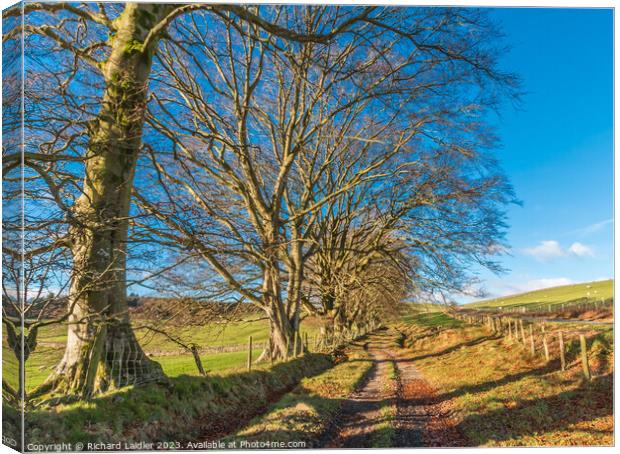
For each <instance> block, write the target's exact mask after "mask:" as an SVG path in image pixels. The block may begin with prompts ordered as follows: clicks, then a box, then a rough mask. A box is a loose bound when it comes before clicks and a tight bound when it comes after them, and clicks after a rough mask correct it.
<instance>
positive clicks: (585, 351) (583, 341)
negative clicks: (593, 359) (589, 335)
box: [579, 334, 592, 380]
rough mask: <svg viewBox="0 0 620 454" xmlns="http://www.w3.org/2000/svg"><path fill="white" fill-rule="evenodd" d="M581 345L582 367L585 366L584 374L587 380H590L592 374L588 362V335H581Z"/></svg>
mask: <svg viewBox="0 0 620 454" xmlns="http://www.w3.org/2000/svg"><path fill="white" fill-rule="evenodd" d="M579 345H580V347H581V367H582V368H583V375H584V377H586V380H590V379H591V378H592V375H591V374H590V365H589V364H588V344H587V343H586V336H585V335H583V334H580V335H579Z"/></svg>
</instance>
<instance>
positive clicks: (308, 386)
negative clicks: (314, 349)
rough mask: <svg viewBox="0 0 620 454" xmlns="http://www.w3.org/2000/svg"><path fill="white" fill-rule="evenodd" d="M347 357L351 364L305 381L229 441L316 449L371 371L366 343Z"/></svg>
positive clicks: (354, 347) (356, 346)
mask: <svg viewBox="0 0 620 454" xmlns="http://www.w3.org/2000/svg"><path fill="white" fill-rule="evenodd" d="M347 355H348V357H349V359H348V360H347V361H345V362H343V363H340V364H338V365H337V366H335V367H333V368H331V369H329V370H327V371H326V372H323V373H322V374H320V375H317V376H314V377H310V378H305V379H303V380H302V381H301V383H300V384H299V386H297V387H296V388H295V389H294V390H293V391H292V392H290V393H288V394H286V395H285V396H284V397H282V399H280V400H279V401H278V402H277V403H276V404H275V405H273V406H272V407H271V408H270V409H269V411H268V412H267V413H265V414H264V415H262V416H259V417H257V418H256V419H254V420H252V421H251V422H250V424H248V425H247V426H246V427H244V428H243V429H242V430H240V431H239V432H237V433H236V434H235V435H234V436H230V437H228V438H227V439H226V441H232V440H235V441H237V442H238V446H239V443H240V442H242V441H243V442H245V443H260V442H265V441H273V440H277V441H279V442H283V443H288V442H299V441H301V442H305V447H307V448H310V447H313V446H315V447H316V445H317V443H318V441H319V439H320V438H321V436H322V435H323V434H324V433H325V431H326V430H327V428H328V427H329V424H330V423H331V421H332V420H333V418H334V417H335V415H336V414H337V412H338V410H339V409H340V406H341V404H342V401H343V400H344V399H345V398H347V397H348V396H349V395H350V394H351V393H352V392H353V391H354V390H355V388H356V386H357V385H358V384H359V383H361V382H362V380H363V378H364V376H365V374H367V373H368V372H369V370H370V368H371V365H372V363H371V361H370V357H369V355H368V353H367V352H366V351H365V350H364V348H363V343H362V342H357V343H353V344H352V345H350V346H349V347H348V348H347Z"/></svg>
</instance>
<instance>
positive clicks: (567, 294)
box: [466, 279, 614, 308]
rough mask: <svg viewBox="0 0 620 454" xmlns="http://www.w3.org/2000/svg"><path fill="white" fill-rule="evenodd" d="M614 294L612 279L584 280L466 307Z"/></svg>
mask: <svg viewBox="0 0 620 454" xmlns="http://www.w3.org/2000/svg"><path fill="white" fill-rule="evenodd" d="M613 294H614V281H613V280H612V279H610V280H606V281H594V282H584V283H582V284H573V285H563V286H560V287H552V288H546V289H542V290H536V291H533V292H527V293H520V294H517V295H510V296H504V297H501V298H494V299H490V300H484V301H476V302H475V303H471V304H467V305H466V306H467V307H481V308H482V307H506V306H525V305H532V304H540V303H544V304H552V305H553V304H561V303H565V302H568V301H573V300H576V299H579V298H589V299H591V300H600V299H608V298H612V297H613Z"/></svg>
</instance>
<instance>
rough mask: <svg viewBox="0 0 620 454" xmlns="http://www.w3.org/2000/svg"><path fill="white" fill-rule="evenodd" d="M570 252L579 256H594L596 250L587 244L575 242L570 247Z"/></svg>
mask: <svg viewBox="0 0 620 454" xmlns="http://www.w3.org/2000/svg"><path fill="white" fill-rule="evenodd" d="M568 252H570V253H571V254H573V255H576V256H577V257H594V251H592V249H591V248H589V247H588V246H586V245H585V244H581V243H579V242H575V243H573V244H571V246H570V247H569V248H568Z"/></svg>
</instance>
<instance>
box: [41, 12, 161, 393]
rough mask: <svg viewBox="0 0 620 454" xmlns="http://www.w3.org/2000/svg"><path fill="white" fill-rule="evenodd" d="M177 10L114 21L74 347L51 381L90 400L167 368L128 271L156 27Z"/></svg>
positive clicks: (85, 214)
mask: <svg viewBox="0 0 620 454" xmlns="http://www.w3.org/2000/svg"><path fill="white" fill-rule="evenodd" d="M170 8H171V6H168V5H158V4H143V3H140V4H136V3H128V4H127V6H126V7H125V10H124V11H123V13H122V14H121V16H119V18H118V19H117V20H116V22H115V26H116V29H117V33H116V35H115V36H114V37H113V38H111V41H112V42H111V43H110V45H111V53H110V56H109V58H108V60H107V61H106V62H105V66H104V68H103V73H104V78H105V91H104V94H103V98H102V102H101V110H100V112H99V114H98V116H97V118H96V119H95V120H94V121H93V122H92V129H91V132H90V141H89V148H88V150H87V159H86V161H85V178H84V183H83V192H82V195H81V196H80V197H79V199H78V200H77V201H76V203H75V206H74V209H73V213H72V214H73V218H74V222H73V225H72V227H71V241H72V244H71V250H72V254H73V262H74V264H73V276H72V282H71V293H70V295H71V296H70V301H69V304H70V318H69V328H68V335H67V346H66V350H65V354H64V357H63V359H62V361H61V363H60V364H59V366H58V368H57V369H56V372H55V374H54V376H53V377H51V379H50V381H49V382H48V383H49V384H51V385H52V386H53V387H55V388H56V389H57V390H59V391H62V392H64V393H69V394H79V395H81V396H83V397H88V396H90V395H92V394H94V393H95V392H97V391H99V390H103V389H107V388H109V387H110V386H122V385H126V384H136V383H141V382H144V381H153V380H157V379H160V378H163V372H162V369H161V367H160V366H159V364H157V363H156V362H154V361H152V360H150V359H149V358H148V357H147V356H146V355H145V354H144V352H143V350H142V349H141V347H140V345H139V344H138V342H137V340H136V337H135V335H134V333H133V331H132V329H131V326H130V321H129V316H128V306H127V295H126V276H125V274H126V244H127V235H128V220H129V206H130V196H131V190H132V185H133V179H134V173H135V167H136V161H137V158H138V153H139V149H140V146H141V139H142V128H143V124H144V116H145V110H146V99H147V90H148V79H149V75H150V72H151V64H152V57H153V54H154V52H155V48H156V46H157V37H155V39H153V36H152V33H151V30H153V27H154V26H155V25H157V24H158V23H159V22H160V21H161V20H162V19H163V18H164V17H166V15H167V14H168V13H169V12H170ZM147 37H148V39H147ZM145 42H146V43H147V44H146V45H145Z"/></svg>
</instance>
